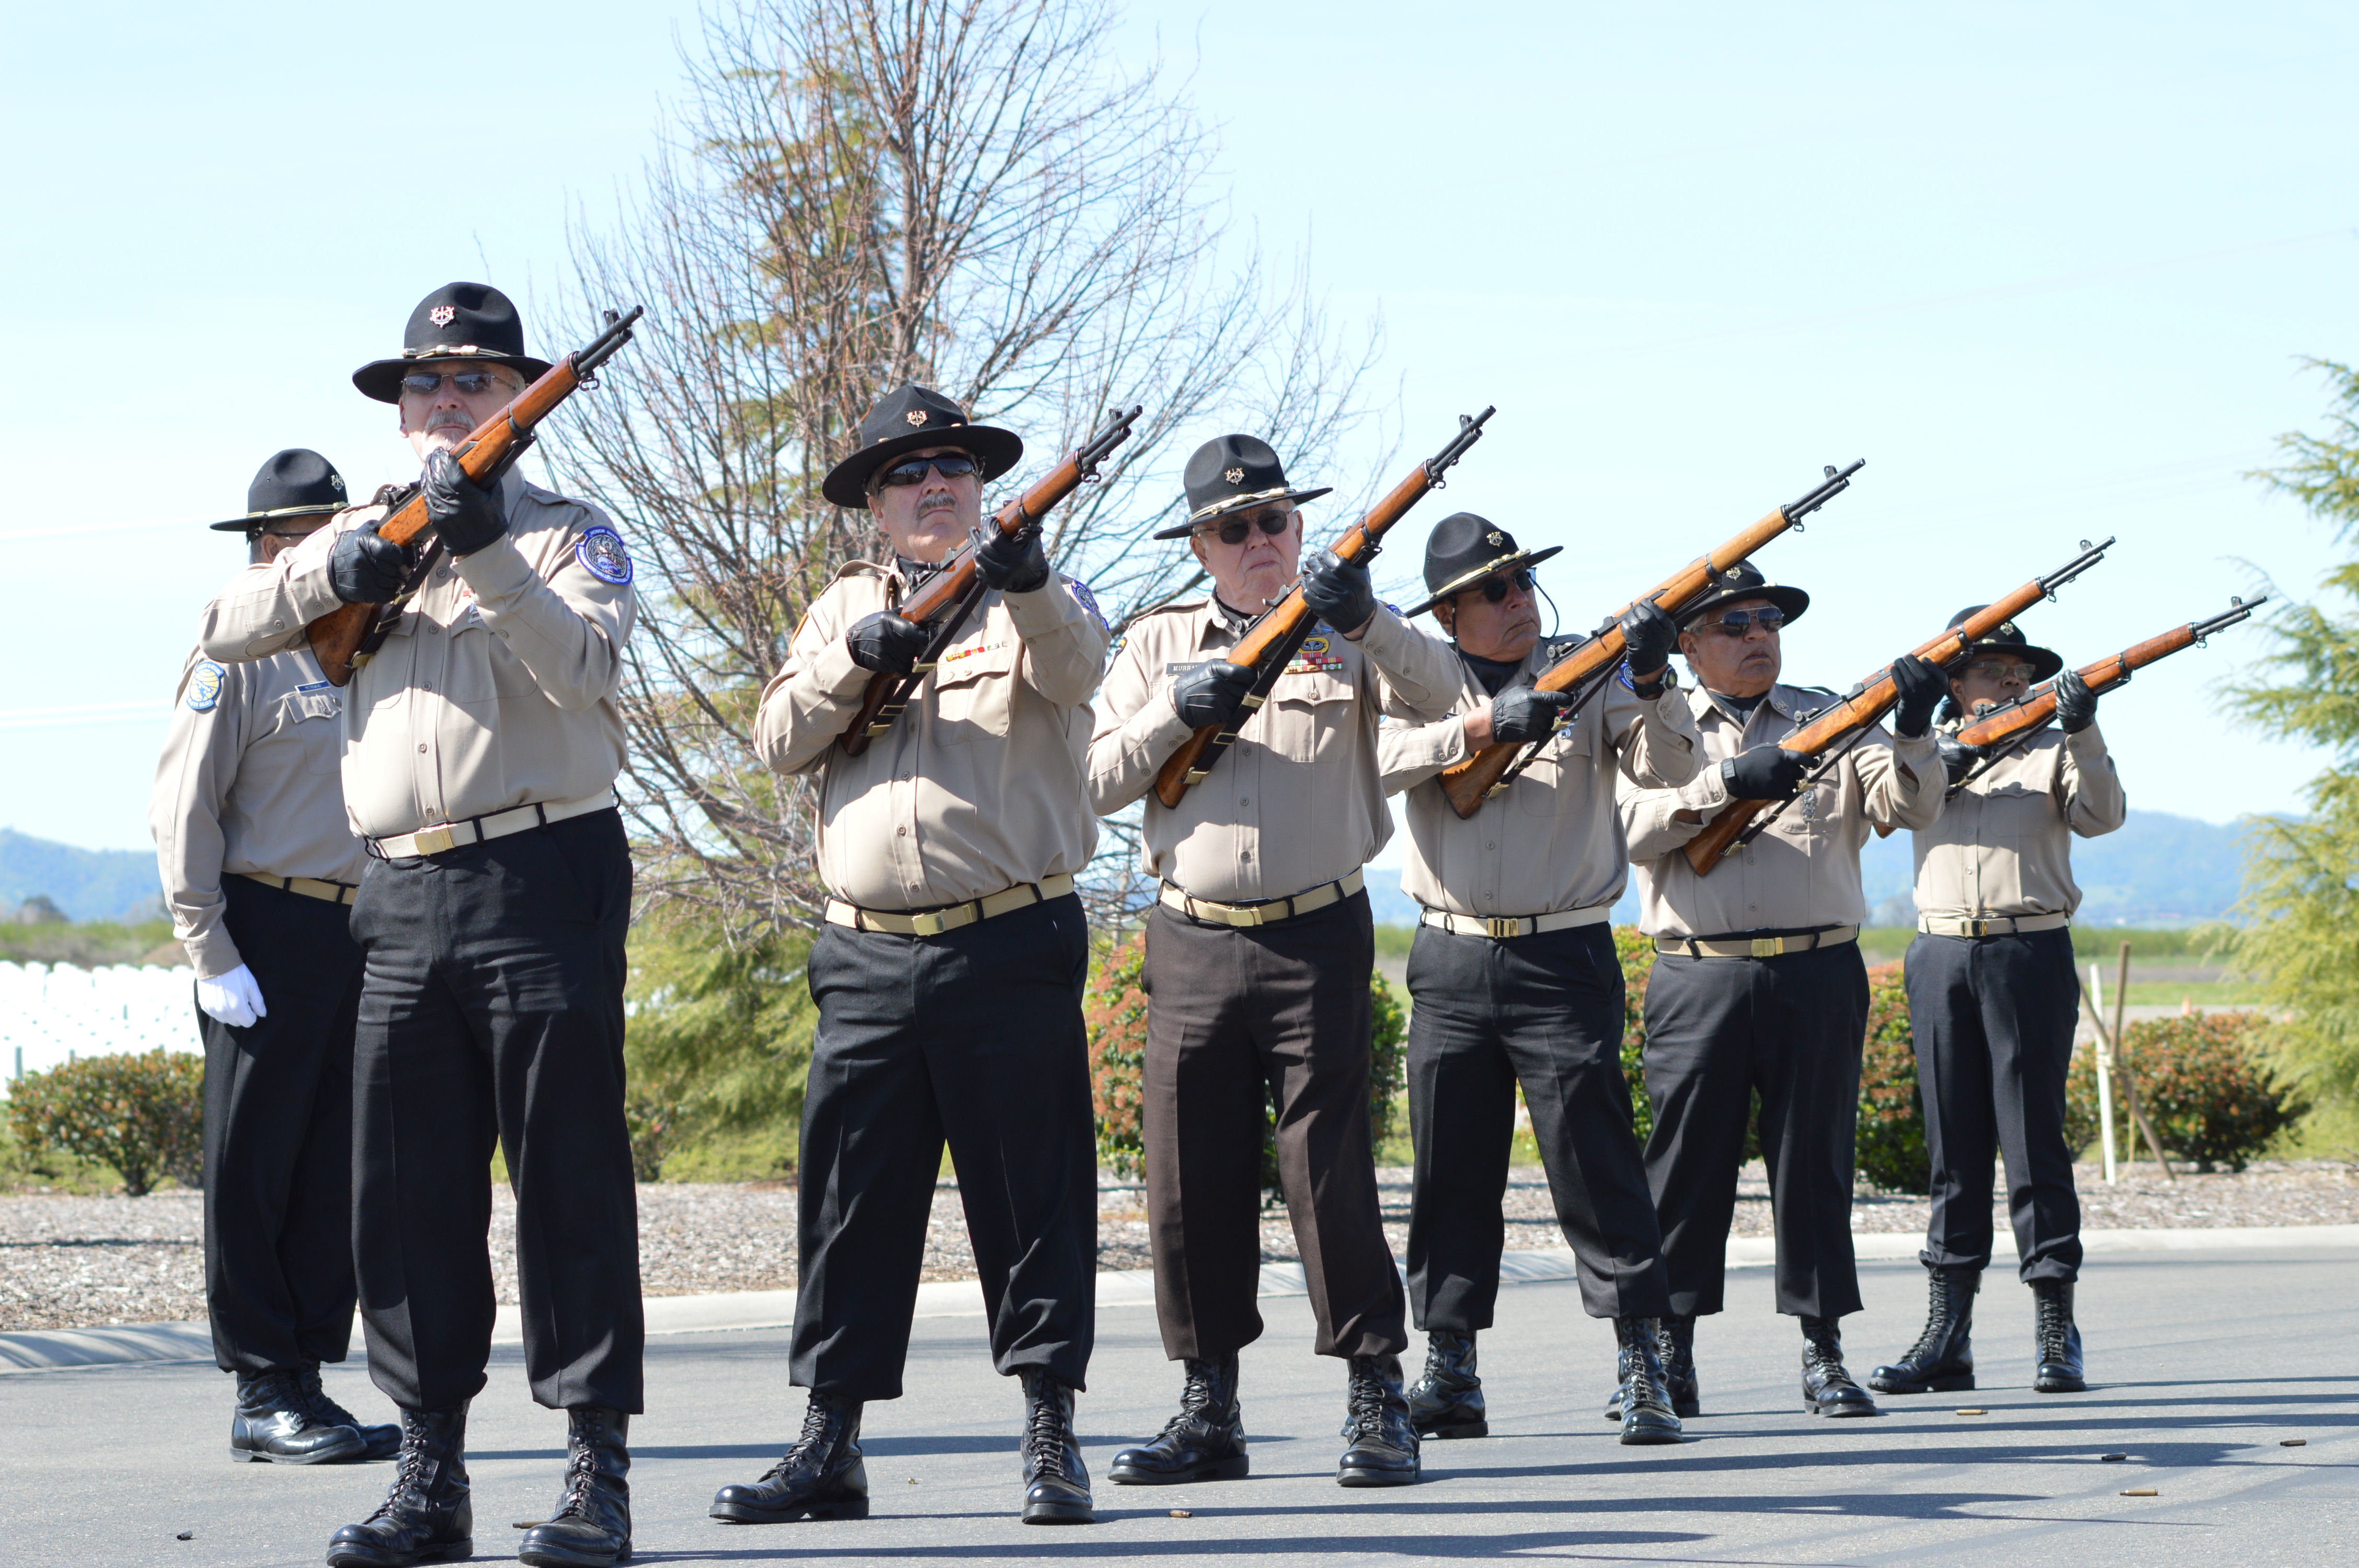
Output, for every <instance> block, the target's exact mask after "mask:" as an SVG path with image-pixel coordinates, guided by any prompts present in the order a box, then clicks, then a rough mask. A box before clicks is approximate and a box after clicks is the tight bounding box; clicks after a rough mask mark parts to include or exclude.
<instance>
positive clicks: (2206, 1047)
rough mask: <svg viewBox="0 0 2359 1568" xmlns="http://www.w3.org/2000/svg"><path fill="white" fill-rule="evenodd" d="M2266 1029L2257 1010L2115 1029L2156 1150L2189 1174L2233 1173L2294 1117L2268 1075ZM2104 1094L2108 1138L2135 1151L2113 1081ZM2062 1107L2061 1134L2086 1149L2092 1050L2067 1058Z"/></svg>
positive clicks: (2091, 1113) (2092, 1097) (2090, 1138)
mask: <svg viewBox="0 0 2359 1568" xmlns="http://www.w3.org/2000/svg"><path fill="white" fill-rule="evenodd" d="M2266 1029H2267V1019H2266V1018H2265V1017H2264V1016H2263V1015H2261V1014H2259V1013H2255V1012H2199V1013H2193V1014H2190V1015H2189V1016H2187V1017H2183V1018H2157V1019H2149V1020H2147V1021H2146V1022H2141V1023H2133V1024H2131V1025H2130V1026H2129V1027H2128V1028H2127V1029H2125V1031H2123V1036H2124V1038H2123V1043H2122V1048H2123V1052H2124V1054H2125V1055H2126V1056H2127V1057H2128V1059H2129V1067H2130V1071H2131V1073H2132V1074H2133V1075H2134V1076H2135V1077H2136V1083H2137V1094H2138V1104H2139V1105H2140V1106H2141V1107H2142V1108H2144V1109H2145V1111H2146V1113H2147V1116H2148V1117H2150V1118H2152V1119H2153V1121H2154V1124H2155V1130H2156V1131H2157V1132H2158V1133H2160V1134H2161V1135H2162V1147H2163V1149H2164V1151H2165V1152H2168V1153H2170V1154H2173V1155H2176V1156H2179V1157H2180V1158H2182V1159H2186V1160H2189V1161H2191V1162H2194V1165H2195V1168H2196V1169H2197V1170H2198V1171H2211V1170H2214V1169H2216V1168H2218V1167H2219V1166H2221V1165H2225V1166H2227V1167H2228V1169H2230V1170H2232V1171H2241V1170H2243V1169H2244V1168H2245V1163H2246V1162H2248V1161H2250V1160H2251V1159H2252V1158H2253V1157H2254V1156H2256V1155H2257V1154H2258V1153H2260V1152H2261V1151H2262V1150H2263V1149H2265V1148H2267V1146H2268V1143H2269V1141H2270V1140H2271V1139H2273V1138H2275V1137H2276V1136H2277V1134H2278V1133H2280V1132H2282V1131H2284V1130H2286V1129H2287V1128H2288V1127H2291V1126H2292V1125H2293V1124H2294V1123H2295V1122H2296V1121H2297V1120H2299V1119H2300V1117H2301V1113H2302V1109H2303V1108H2302V1106H2301V1104H2300V1103H2299V1098H2298V1097H2297V1096H2296V1095H2294V1094H2293V1093H2291V1092H2290V1091H2289V1090H2288V1089H2287V1088H2286V1087H2285V1086H2284V1085H2283V1084H2282V1083H2281V1082H2280V1081H2279V1080H2278V1079H2277V1076H2276V1075H2275V1074H2273V1073H2272V1072H2271V1070H2270V1067H2269V1064H2268V1061H2267V1057H2266V1056H2265V1055H2264V1054H2263V1049H2262V1044H2261V1035H2262V1033H2263V1031H2264V1030H2266ZM2064 1106H2065V1119H2064V1136H2065V1138H2066V1139H2067V1140H2068V1141H2071V1143H2072V1146H2073V1147H2074V1148H2075V1149H2083V1148H2086V1147H2088V1145H2089V1144H2091V1143H2093V1142H2094V1141H2096V1138H2097V1128H2098V1120H2097V1065H2096V1053H2095V1052H2094V1051H2093V1050H2085V1049H2084V1050H2082V1051H2080V1052H2077V1053H2076V1054H2074V1056H2073V1058H2072V1070H2071V1076H2070V1077H2069V1079H2068V1080H2067V1084H2066V1092H2065V1098H2064ZM2114 1137H2115V1138H2116V1139H2118V1140H2120V1141H2121V1143H2122V1145H2123V1146H2124V1147H2123V1151H2122V1152H2126V1150H2127V1146H2128V1143H2129V1141H2130V1140H2131V1139H2133V1138H2138V1140H2139V1147H2141V1148H2142V1147H2144V1140H2143V1138H2139V1135H2138V1132H2137V1127H2136V1123H2135V1122H2134V1121H2133V1120H2132V1119H2130V1115H2129V1109H2128V1107H2127V1104H2126V1102H2125V1100H2124V1098H2123V1096H2122V1086H2121V1084H2120V1083H2119V1082H2118V1081H2116V1082H2115V1083H2114Z"/></svg>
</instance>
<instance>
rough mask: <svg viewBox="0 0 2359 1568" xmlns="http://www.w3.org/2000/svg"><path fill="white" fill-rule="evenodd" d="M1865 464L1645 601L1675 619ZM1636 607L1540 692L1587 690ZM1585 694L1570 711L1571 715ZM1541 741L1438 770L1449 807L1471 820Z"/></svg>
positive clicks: (1539, 684) (1542, 680)
mask: <svg viewBox="0 0 2359 1568" xmlns="http://www.w3.org/2000/svg"><path fill="white" fill-rule="evenodd" d="M1866 466H1867V463H1866V460H1864V459H1862V460H1860V461H1858V462H1855V463H1854V464H1852V465H1851V466H1850V467H1849V468H1847V469H1843V470H1841V471H1840V472H1838V471H1837V470H1836V469H1835V467H1834V465H1833V464H1832V463H1830V464H1828V465H1827V468H1826V475H1827V482H1825V483H1824V484H1821V486H1819V488H1818V489H1816V490H1814V491H1812V492H1810V494H1809V495H1806V496H1804V497H1803V498H1802V499H1801V500H1799V501H1796V502H1792V503H1788V504H1787V505H1784V506H1780V507H1778V508H1777V510H1776V511H1774V512H1772V513H1770V514H1769V515H1767V517H1764V518H1763V519H1761V521H1760V522H1758V523H1756V524H1753V526H1751V527H1750V528H1747V529H1745V531H1744V532H1743V533H1741V534H1739V535H1736V536H1735V537H1734V538H1732V539H1729V540H1727V541H1725V542H1724V543H1723V544H1722V545H1721V546H1720V547H1719V548H1718V549H1716V550H1712V551H1711V552H1710V553H1708V554H1706V555H1705V556H1703V557H1701V558H1700V559H1698V560H1695V561H1692V562H1690V563H1689V564H1688V565H1687V566H1686V567H1685V568H1681V569H1680V570H1679V571H1677V572H1674V573H1673V574H1671V575H1670V576H1669V577H1668V578H1665V579H1663V580H1662V581H1661V582H1659V583H1658V584H1656V585H1655V586H1654V588H1652V589H1649V590H1648V591H1647V594H1646V596H1645V597H1646V598H1647V599H1649V600H1653V601H1654V603H1655V606H1656V608H1657V609H1658V610H1660V611H1663V613H1664V614H1666V615H1671V616H1676V615H1678V614H1679V612H1680V611H1682V610H1684V609H1686V608H1687V606H1688V605H1689V604H1690V603H1692V602H1693V601H1694V600H1697V599H1699V598H1701V596H1702V595H1703V593H1704V591H1705V590H1706V589H1709V588H1711V587H1712V583H1713V581H1714V580H1715V579H1717V578H1718V577H1719V576H1720V574H1721V573H1722V572H1723V571H1724V570H1726V569H1727V568H1730V567H1733V566H1735V565H1736V564H1737V563H1738V562H1740V561H1743V560H1745V559H1747V558H1749V557H1751V556H1752V555H1753V553H1754V552H1755V551H1756V550H1758V549H1759V548H1761V546H1764V545H1766V544H1767V543H1768V542H1769V541H1770V540H1772V539H1774V538H1776V537H1777V535H1780V534H1782V533H1784V532H1785V531H1786V530H1787V529H1788V528H1799V527H1800V526H1801V525H1802V519H1803V518H1805V517H1807V516H1809V515H1810V514H1811V513H1813V512H1815V511H1817V510H1818V509H1819V508H1820V507H1821V506H1823V505H1824V504H1826V503H1827V502H1828V501H1829V500H1831V499H1832V498H1833V497H1834V496H1837V495H1840V494H1841V493H1843V491H1845V490H1847V489H1849V488H1850V486H1851V476H1852V475H1854V474H1855V473H1857V472H1858V471H1859V470H1861V469H1863V468H1865V467H1866ZM1638 603H1639V600H1635V599H1634V600H1631V601H1630V602H1629V603H1628V604H1625V605H1624V606H1623V607H1622V608H1621V609H1619V610H1617V611H1614V613H1613V614H1611V615H1609V616H1607V617H1606V618H1605V620H1604V622H1603V623H1602V624H1601V625H1599V627H1598V628H1597V633H1596V635H1595V636H1593V637H1592V638H1590V640H1589V641H1588V642H1586V643H1582V645H1581V646H1580V647H1578V648H1576V649H1574V650H1573V651H1572V652H1571V654H1567V655H1565V656H1564V657H1563V658H1561V659H1559V660H1558V661H1557V662H1556V663H1555V664H1552V665H1549V667H1548V668H1547V669H1545V670H1543V671H1541V672H1540V674H1539V676H1538V678H1537V679H1535V680H1534V681H1533V682H1532V685H1533V687H1536V688H1537V689H1538V690H1540V691H1574V690H1582V688H1583V687H1590V688H1592V690H1593V689H1594V688H1595V687H1597V686H1600V685H1602V684H1603V677H1605V676H1608V675H1610V674H1611V673H1612V671H1613V668H1614V665H1616V664H1617V663H1619V662H1620V661H1621V658H1622V629H1621V626H1620V625H1619V624H1618V623H1619V622H1620V621H1621V619H1622V617H1623V616H1625V615H1627V614H1628V613H1629V612H1630V611H1631V610H1632V609H1633V608H1634V607H1636V605H1637V604H1638ZM1590 695H1591V691H1588V690H1584V691H1582V697H1581V698H1580V699H1579V700H1578V701H1576V702H1575V703H1574V704H1573V706H1572V708H1571V709H1569V711H1571V712H1574V713H1578V712H1579V711H1580V710H1581V707H1582V704H1583V703H1586V702H1587V701H1588V699H1589V697H1590ZM1542 744H1545V742H1539V743H1535V744H1526V743H1524V742H1519V741H1497V742H1495V743H1494V744H1491V745H1488V746H1485V747H1484V748H1483V749H1482V750H1481V751H1479V752H1475V753H1474V754H1473V756H1471V757H1469V758H1467V759H1466V760H1465V761H1464V762H1453V763H1452V764H1451V765H1450V766H1449V767H1446V768H1444V769H1442V770H1441V793H1442V794H1443V795H1446V796H1448V797H1449V800H1450V807H1451V810H1453V811H1455V812H1457V813H1458V815H1459V816H1473V815H1474V814H1475V813H1476V812H1477V811H1480V810H1482V809H1483V803H1484V801H1486V800H1488V799H1490V798H1491V796H1493V795H1497V794H1499V793H1500V792H1502V791H1504V790H1505V789H1506V787H1507V785H1508V784H1511V783H1512V782H1514V781H1513V779H1512V778H1511V777H1510V776H1509V770H1510V769H1514V770H1515V771H1516V772H1518V773H1519V772H1521V771H1522V769H1523V768H1524V767H1525V766H1528V765H1529V763H1530V761H1531V759H1532V758H1534V757H1536V756H1538V754H1539V748H1540V745H1542Z"/></svg>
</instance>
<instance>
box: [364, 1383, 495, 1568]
mask: <svg viewBox="0 0 2359 1568" xmlns="http://www.w3.org/2000/svg"><path fill="white" fill-rule="evenodd" d="M466 1451H467V1407H466V1406H465V1405H461V1406H460V1407H459V1408H458V1409H457V1410H449V1411H402V1412H401V1452H400V1454H397V1456H396V1459H397V1466H398V1467H397V1469H396V1470H395V1471H394V1473H393V1487H392V1488H391V1489H390V1490H389V1491H387V1492H386V1495H385V1501H383V1502H382V1503H379V1504H378V1505H377V1509H376V1512H375V1513H373V1514H371V1515H369V1516H368V1518H366V1519H363V1520H361V1522H360V1523H358V1524H348V1525H346V1526H344V1528H343V1529H342V1530H338V1531H336V1533H335V1535H334V1536H333V1538H332V1539H331V1540H330V1541H329V1542H328V1563H329V1568H408V1565H409V1564H410V1563H457V1562H462V1561H463V1560H465V1559H466V1558H469V1557H473V1555H474V1554H475V1539H474V1537H475V1508H474V1503H473V1500H472V1499H471V1498H470V1497H469V1495H468V1489H467V1457H466Z"/></svg>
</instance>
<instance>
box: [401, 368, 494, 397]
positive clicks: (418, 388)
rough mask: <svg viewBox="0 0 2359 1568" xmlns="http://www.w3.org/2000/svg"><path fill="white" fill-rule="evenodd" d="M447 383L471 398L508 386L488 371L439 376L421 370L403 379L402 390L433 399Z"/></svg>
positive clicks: (461, 372)
mask: <svg viewBox="0 0 2359 1568" xmlns="http://www.w3.org/2000/svg"><path fill="white" fill-rule="evenodd" d="M446 381H447V382H449V383H450V384H451V386H453V387H454V388H456V389H457V390H459V391H461V392H463V393H465V394H466V395H468V396H470V397H473V396H474V395H476V394H478V393H484V392H489V391H490V390H491V389H492V388H494V387H495V386H502V385H505V384H506V383H504V382H502V381H501V380H500V378H499V377H498V376H495V375H494V374H493V373H491V372H490V371H487V370H462V371H453V372H451V373H449V374H447V375H437V374H435V373H433V372H432V371H425V370H419V371H412V372H410V373H408V375H405V376H403V377H402V378H401V389H402V390H403V391H404V392H414V393H416V394H418V395H419V396H420V397H431V396H433V395H434V394H435V393H436V392H437V391H438V390H440V387H441V385H442V384H443V383H444V382H446Z"/></svg>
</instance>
